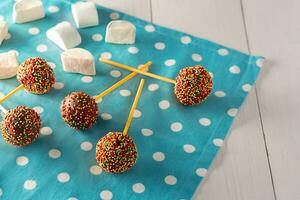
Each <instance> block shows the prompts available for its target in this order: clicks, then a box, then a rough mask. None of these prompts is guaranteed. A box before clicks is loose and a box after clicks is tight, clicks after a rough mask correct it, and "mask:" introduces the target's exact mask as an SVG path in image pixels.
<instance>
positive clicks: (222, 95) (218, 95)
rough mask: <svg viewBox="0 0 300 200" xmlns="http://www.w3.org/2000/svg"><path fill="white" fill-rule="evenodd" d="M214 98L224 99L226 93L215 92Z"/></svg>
mask: <svg viewBox="0 0 300 200" xmlns="http://www.w3.org/2000/svg"><path fill="white" fill-rule="evenodd" d="M215 96H216V97H225V96H226V93H225V92H223V91H216V92H215Z"/></svg>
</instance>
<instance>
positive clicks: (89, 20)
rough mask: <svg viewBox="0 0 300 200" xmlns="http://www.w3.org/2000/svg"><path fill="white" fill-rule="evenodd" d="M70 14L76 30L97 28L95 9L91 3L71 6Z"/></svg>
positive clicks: (79, 3) (78, 3)
mask: <svg viewBox="0 0 300 200" xmlns="http://www.w3.org/2000/svg"><path fill="white" fill-rule="evenodd" d="M72 14H73V18H74V21H75V23H76V26H77V27H78V28H85V27H90V26H97V25H98V24H99V21H98V12H97V8H96V6H95V4H94V3H93V2H77V3H75V4H72Z"/></svg>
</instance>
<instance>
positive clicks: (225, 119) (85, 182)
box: [0, 0, 263, 200]
mask: <svg viewBox="0 0 300 200" xmlns="http://www.w3.org/2000/svg"><path fill="white" fill-rule="evenodd" d="M13 2H14V1H1V3H0V15H1V16H2V17H4V19H5V20H7V21H8V22H9V32H10V34H11V38H10V39H8V40H6V41H4V42H3V44H2V46H1V47H0V52H7V51H9V50H17V51H18V52H19V61H20V62H21V61H23V60H25V59H26V58H28V57H32V56H40V57H43V58H45V59H46V60H47V61H48V62H52V63H54V64H55V66H56V67H55V68H54V71H55V75H56V81H57V82H59V83H58V84H56V85H55V87H56V89H52V90H51V92H50V93H48V94H45V95H34V94H31V93H28V92H26V91H24V90H23V91H20V92H18V93H17V94H16V95H15V96H13V97H12V98H11V99H9V100H8V101H6V102H5V103H4V104H3V106H5V107H6V108H14V107H15V106H17V105H26V106H29V107H32V108H35V109H36V110H38V111H39V112H40V115H41V118H42V122H43V129H42V133H43V134H41V135H40V137H39V138H38V139H37V140H36V141H35V142H34V143H33V144H31V145H29V146H27V147H24V148H16V147H13V146H10V145H8V144H6V143H5V142H4V141H3V140H2V139H1V140H0V158H1V162H0V188H1V189H0V199H17V200H19V199H43V200H47V199H68V198H70V197H74V198H77V199H80V200H84V199H89V200H90V199H99V198H111V197H112V198H113V199H190V198H191V197H192V195H193V194H194V192H195V190H196V188H197V186H198V185H199V183H200V182H201V181H202V180H203V178H204V176H205V173H206V170H207V169H208V168H209V167H210V165H211V163H212V161H213V159H214V157H215V155H216V153H217V152H218V150H219V148H220V146H222V144H223V139H224V138H225V137H226V135H227V134H228V130H229V128H230V126H231V124H232V121H233V119H234V115H235V113H236V111H237V109H238V108H239V107H240V106H241V104H242V103H243V101H244V99H245V97H246V96H247V95H248V91H249V89H250V87H251V86H252V85H253V84H254V82H255V80H256V78H257V76H258V74H259V71H260V67H261V63H262V60H263V58H262V57H257V56H251V55H247V54H244V53H241V52H239V51H236V50H234V49H231V48H227V47H224V46H221V45H219V44H216V43H213V42H210V41H207V40H204V39H201V38H196V37H193V36H191V35H188V34H185V33H181V32H177V31H174V30H170V29H167V28H164V27H160V26H156V25H153V27H152V26H149V22H145V21H142V20H140V19H136V18H134V17H131V16H128V15H125V14H122V13H119V15H120V18H121V19H124V20H128V21H130V22H132V23H134V24H135V25H136V27H137V39H136V43H135V45H112V44H107V43H105V42H104V37H105V28H106V25H107V23H108V22H109V21H110V20H111V19H110V14H111V13H113V12H114V11H112V10H109V9H106V8H103V7H98V11H99V14H100V15H99V17H100V25H99V26H96V27H92V28H86V29H80V30H79V32H80V34H81V37H82V41H83V42H82V43H81V45H80V47H82V48H85V49H88V50H89V51H90V52H91V53H92V54H93V55H94V57H95V60H96V71H97V75H96V76H93V77H92V78H90V77H85V76H83V75H80V74H72V73H66V72H64V71H63V69H62V66H61V61H60V53H61V52H62V51H61V49H59V48H58V47H57V46H56V45H55V44H53V43H52V42H51V41H49V40H48V39H47V38H46V34H45V32H46V30H48V29H49V28H51V27H53V26H54V25H56V24H57V23H58V22H61V21H64V20H67V21H69V22H71V23H72V24H74V25H75V23H74V21H73V18H72V15H71V12H70V9H71V8H70V6H71V2H70V1H61V0H51V1H44V6H45V9H46V10H47V13H46V14H47V16H46V18H45V19H42V20H38V21H35V22H30V23H26V24H13V23H12V6H13ZM51 6H56V7H57V8H59V11H58V12H55V11H57V9H56V7H51ZM48 9H49V10H50V11H52V12H49V10H48ZM53 11H54V12H53ZM113 16H115V14H113ZM32 27H37V28H38V29H39V30H40V33H39V34H37V35H32V34H29V32H31V33H34V29H33V30H32V29H30V28H32ZM153 28H154V29H153ZM29 29H30V30H31V31H29ZM147 30H148V31H147ZM28 31H29V32H28ZM149 31H150V32H149ZM94 34H101V35H102V37H103V39H102V40H101V41H94V40H93V39H92V36H93V35H94ZM96 37H98V39H99V36H96ZM94 38H95V37H94ZM96 39H97V38H96ZM100 39H101V37H100ZM182 41H183V42H182ZM157 42H163V43H164V44H165V48H164V49H163V50H157V49H156V48H155V47H154V44H155V43H157ZM41 44H43V45H45V46H46V47H47V50H46V48H45V46H39V45H41ZM38 46H39V48H37V47H38ZM133 46H134V47H136V48H138V50H139V51H138V52H137V53H135V54H132V53H130V52H129V51H128V48H130V47H133ZM158 46H159V45H158ZM38 50H42V51H43V50H46V51H44V52H39V51H38ZM103 52H109V53H111V55H112V59H113V60H116V61H119V62H121V63H125V64H128V65H131V66H134V67H137V66H138V65H140V64H142V63H146V62H147V61H149V60H152V61H153V62H154V65H153V66H151V68H150V71H151V72H153V73H157V74H159V75H163V76H166V77H168V78H172V79H174V78H175V77H176V75H177V73H178V71H179V70H180V69H181V68H183V67H185V66H193V65H197V64H201V65H203V66H205V67H206V68H207V69H208V70H209V71H210V72H211V73H212V74H213V83H214V86H213V93H212V94H211V95H210V97H209V98H208V99H207V100H206V101H205V102H204V103H202V104H200V105H196V106H192V107H186V106H183V105H181V104H180V103H178V101H177V100H176V98H175V96H174V94H173V85H172V84H168V83H165V82H162V81H159V80H154V79H151V78H147V77H146V78H145V79H146V82H145V87H144V90H143V92H142V95H141V99H140V102H139V104H138V108H137V109H138V110H139V111H140V112H141V113H137V114H136V118H134V119H133V121H132V124H131V127H130V130H129V134H130V135H131V136H132V137H133V138H134V140H135V142H136V144H137V147H138V152H139V158H138V161H137V163H136V165H135V166H134V167H133V168H132V169H131V170H130V171H128V172H126V173H123V174H118V175H114V174H109V173H106V172H104V171H103V172H102V173H101V174H99V173H100V172H101V170H100V169H99V168H97V167H96V166H97V163H96V160H95V145H96V143H97V141H98V140H99V139H100V138H101V137H102V136H104V135H105V134H106V133H107V132H109V131H122V130H123V127H124V124H125V122H126V119H127V116H128V113H129V110H130V107H131V104H132V102H133V98H134V94H135V92H136V90H137V87H138V83H139V81H140V78H141V76H138V77H135V78H134V79H132V80H130V81H129V82H127V83H126V84H124V85H122V86H121V87H120V88H119V89H117V90H116V91H114V92H113V93H111V94H109V95H107V96H106V97H104V98H103V101H102V102H101V103H100V104H99V105H98V106H99V110H100V114H99V115H101V114H103V113H106V114H105V115H102V118H101V117H100V116H99V120H98V121H97V123H96V124H95V125H94V126H93V128H91V129H89V130H87V131H84V132H78V131H75V130H73V129H71V128H70V127H68V126H67V125H66V124H64V122H63V120H62V118H61V115H60V103H61V101H62V99H63V98H64V97H65V96H66V95H67V94H69V93H70V92H72V91H79V90H82V91H85V92H87V93H88V94H90V95H96V94H98V93H100V92H101V91H103V90H105V89H106V88H108V87H109V86H111V85H112V84H113V83H115V82H117V81H118V80H120V79H121V78H122V77H124V76H126V75H127V74H129V72H127V71H125V70H120V69H117V68H114V67H112V66H109V65H105V64H102V63H99V62H98V61H97V60H98V58H99V57H100V55H101V54H102V53H103ZM193 54H194V55H193ZM169 59H173V60H175V62H176V63H175V64H174V61H168V62H166V61H167V60H169ZM166 64H167V65H171V66H167V65H166ZM172 64H174V65H172ZM52 66H53V64H52ZM232 66H234V67H232ZM112 70H117V71H119V72H121V76H120V77H117V78H116V77H113V76H111V75H110V73H112V74H113V75H115V76H118V73H117V72H115V71H114V72H111V71H112ZM232 72H234V73H232ZM18 84H19V83H18V81H17V80H16V79H15V78H12V79H9V80H1V81H0V92H1V93H2V95H3V94H6V93H8V92H9V91H10V90H12V89H13V88H15V87H16V86H17V85H18ZM124 90H128V91H130V92H131V95H129V96H126V95H125V96H122V95H121V93H122V94H124ZM121 91H122V92H121ZM220 91H221V92H220ZM125 93H126V92H125ZM163 100H165V101H163ZM161 101H163V102H161ZM168 103H169V104H168ZM159 105H160V106H161V107H162V108H160V106H159ZM168 105H169V107H168ZM164 108H167V109H164ZM139 114H141V115H140V116H139ZM110 116H111V119H110ZM103 118H104V119H106V120H104V119H103ZM145 135H146V136H145ZM83 142H89V143H91V144H92V149H91V150H90V149H89V146H88V145H86V146H85V145H84V144H89V143H83ZM82 143H83V144H82ZM187 144H188V145H187ZM81 146H82V147H83V149H85V151H84V150H82V149H81ZM84 147H86V148H84ZM51 149H57V150H58V151H59V152H60V153H61V154H60V157H59V155H58V154H57V153H56V154H55V152H54V153H53V151H52V153H51V151H50V150H51ZM49 151H50V153H49ZM156 152H161V153H156ZM155 153H156V154H155ZM48 154H50V155H52V157H53V154H54V157H55V155H56V156H57V157H58V158H56V159H53V158H52V157H50V156H49V155H48ZM163 155H164V156H163ZM20 156H24V157H26V158H27V159H28V163H27V162H26V158H25V160H24V157H23V159H22V157H21V158H18V157H20ZM153 157H154V158H155V159H156V160H155V159H154V158H153ZM17 158H18V159H17ZM16 159H17V160H16ZM157 160H158V161H157ZM17 163H18V164H17ZM92 166H94V167H93V168H92V171H94V173H96V174H99V175H94V174H93V173H91V172H90V168H91V167H92ZM62 172H64V173H67V174H68V175H69V180H68V179H64V178H63V177H64V176H59V177H60V178H61V179H64V180H65V181H66V182H63V183H62V182H60V181H59V180H58V178H57V177H58V175H59V174H60V173H62ZM28 180H29V181H28ZM30 180H31V181H30ZM26 181H27V182H26ZM137 183H140V184H137Z"/></svg>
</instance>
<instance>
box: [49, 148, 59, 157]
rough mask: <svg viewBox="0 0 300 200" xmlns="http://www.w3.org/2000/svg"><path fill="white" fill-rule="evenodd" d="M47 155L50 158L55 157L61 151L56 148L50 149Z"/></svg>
mask: <svg viewBox="0 0 300 200" xmlns="http://www.w3.org/2000/svg"><path fill="white" fill-rule="evenodd" d="M48 155H49V157H50V158H53V159H57V158H59V157H60V156H61V152H60V151H59V150H58V149H51V150H50V151H49V152H48Z"/></svg>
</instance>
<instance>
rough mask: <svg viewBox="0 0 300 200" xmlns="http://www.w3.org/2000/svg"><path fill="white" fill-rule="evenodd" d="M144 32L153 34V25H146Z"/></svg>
mask: <svg viewBox="0 0 300 200" xmlns="http://www.w3.org/2000/svg"><path fill="white" fill-rule="evenodd" d="M145 30H146V31H147V32H154V31H155V27H154V26H153V25H151V24H148V25H146V26H145Z"/></svg>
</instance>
